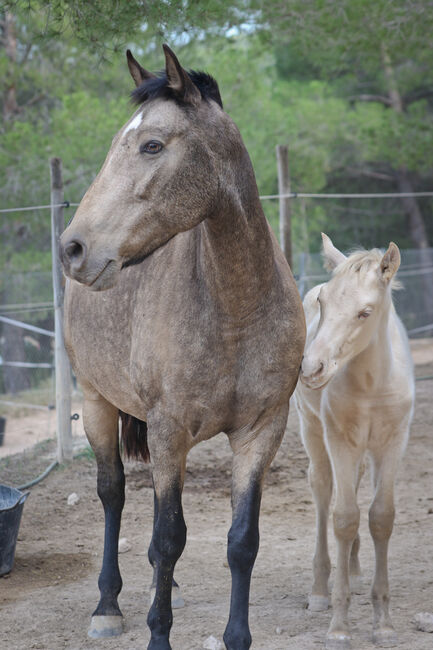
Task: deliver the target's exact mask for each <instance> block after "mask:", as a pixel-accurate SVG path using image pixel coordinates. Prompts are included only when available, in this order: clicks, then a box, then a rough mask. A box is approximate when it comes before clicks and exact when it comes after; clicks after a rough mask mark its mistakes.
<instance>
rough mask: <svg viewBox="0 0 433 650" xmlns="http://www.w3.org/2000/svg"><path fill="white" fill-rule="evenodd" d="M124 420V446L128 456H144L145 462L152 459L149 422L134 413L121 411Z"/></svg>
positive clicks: (138, 457) (121, 418) (122, 436)
mask: <svg viewBox="0 0 433 650" xmlns="http://www.w3.org/2000/svg"><path fill="white" fill-rule="evenodd" d="M119 415H120V420H121V422H122V434H121V438H122V446H123V449H124V450H125V453H126V455H127V456H128V458H136V459H137V460H138V459H140V458H142V459H143V460H144V462H145V463H148V462H149V461H150V453H149V447H148V446H147V424H146V422H144V421H143V420H139V419H138V418H135V417H134V416H133V415H129V414H128V413H124V412H123V411H119Z"/></svg>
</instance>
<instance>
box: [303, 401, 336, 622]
mask: <svg viewBox="0 0 433 650" xmlns="http://www.w3.org/2000/svg"><path fill="white" fill-rule="evenodd" d="M298 410H299V412H300V415H301V436H302V441H303V443H304V446H305V449H306V450H307V453H308V457H309V460H310V465H309V468H308V478H309V481H310V487H311V492H312V494H313V498H314V503H315V506H316V544H315V550H314V558H313V587H312V589H311V594H310V596H309V599H308V609H310V610H311V611H313V612H320V611H323V610H326V609H328V607H329V594H328V581H329V574H330V572H331V560H330V559H329V552H328V515H329V504H330V502H331V497H332V468H331V463H330V462H329V457H328V452H327V451H326V447H325V443H324V440H323V428H322V424H321V422H320V420H319V418H318V417H317V416H316V415H315V414H314V413H312V412H311V411H308V410H307V409H305V408H304V407H303V405H302V404H299V406H298Z"/></svg>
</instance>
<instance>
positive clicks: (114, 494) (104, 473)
mask: <svg viewBox="0 0 433 650" xmlns="http://www.w3.org/2000/svg"><path fill="white" fill-rule="evenodd" d="M97 489H98V496H99V498H100V499H101V501H102V503H103V505H104V506H110V507H112V508H114V509H115V510H122V508H123V506H124V504H125V474H124V472H123V465H122V462H121V461H119V464H117V465H116V466H115V467H114V468H112V469H111V470H107V469H106V468H99V469H98V480H97Z"/></svg>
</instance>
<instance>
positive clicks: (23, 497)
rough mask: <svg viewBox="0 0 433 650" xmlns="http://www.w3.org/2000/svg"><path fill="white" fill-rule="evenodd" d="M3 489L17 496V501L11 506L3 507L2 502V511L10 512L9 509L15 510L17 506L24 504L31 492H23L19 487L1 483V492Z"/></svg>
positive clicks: (0, 510) (0, 508) (0, 509)
mask: <svg viewBox="0 0 433 650" xmlns="http://www.w3.org/2000/svg"><path fill="white" fill-rule="evenodd" d="M2 491H4V492H6V491H8V492H9V493H10V495H11V496H13V497H15V501H14V503H13V504H12V505H11V506H9V507H5V508H3V507H1V502H0V512H8V510H13V509H14V508H16V507H17V506H19V505H22V504H23V503H24V502H25V500H26V499H27V497H28V496H29V494H30V492H21V490H18V488H14V487H11V486H10V485H5V484H4V483H0V494H1V492H2Z"/></svg>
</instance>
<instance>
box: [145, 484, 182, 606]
mask: <svg viewBox="0 0 433 650" xmlns="http://www.w3.org/2000/svg"><path fill="white" fill-rule="evenodd" d="M157 521H158V499H157V498H156V493H155V489H154V490H153V530H155V525H156V522H157ZM147 555H148V558H149V563H150V565H151V567H152V569H153V573H152V584H151V585H150V605H152V603H153V601H154V600H155V594H156V559H155V551H154V548H153V543H152V541H151V542H150V545H149V551H148V554H147ZM182 607H185V601H184V599H183V596H182V593H181V591H180V587H179V585H178V584H177V582H176V580H175V579H174V578H173V583H172V587H171V608H172V609H180V608H182Z"/></svg>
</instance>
